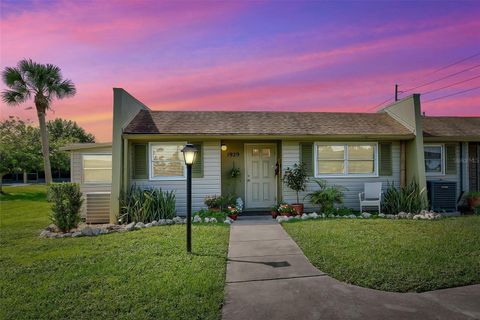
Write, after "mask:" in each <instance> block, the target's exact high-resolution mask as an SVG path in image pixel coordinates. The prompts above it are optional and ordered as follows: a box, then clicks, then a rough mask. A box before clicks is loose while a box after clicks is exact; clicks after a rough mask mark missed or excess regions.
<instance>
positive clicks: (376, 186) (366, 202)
mask: <svg viewBox="0 0 480 320" xmlns="http://www.w3.org/2000/svg"><path fill="white" fill-rule="evenodd" d="M363 190H364V192H360V193H359V194H358V198H359V200H360V212H363V207H378V213H380V212H381V207H380V203H381V201H382V183H381V182H365V184H364V187H363Z"/></svg>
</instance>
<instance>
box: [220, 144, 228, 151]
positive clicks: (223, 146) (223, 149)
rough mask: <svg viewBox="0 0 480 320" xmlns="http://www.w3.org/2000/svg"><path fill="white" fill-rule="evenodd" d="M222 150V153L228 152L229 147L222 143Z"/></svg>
mask: <svg viewBox="0 0 480 320" xmlns="http://www.w3.org/2000/svg"><path fill="white" fill-rule="evenodd" d="M221 149H222V151H227V145H226V144H225V143H222V146H221Z"/></svg>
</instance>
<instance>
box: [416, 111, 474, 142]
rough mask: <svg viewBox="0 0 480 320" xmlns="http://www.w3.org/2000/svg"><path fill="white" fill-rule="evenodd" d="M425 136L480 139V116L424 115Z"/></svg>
mask: <svg viewBox="0 0 480 320" xmlns="http://www.w3.org/2000/svg"><path fill="white" fill-rule="evenodd" d="M422 123H423V136H424V137H448V138H464V139H468V138H471V139H479V140H480V117H424V118H423V120H422Z"/></svg>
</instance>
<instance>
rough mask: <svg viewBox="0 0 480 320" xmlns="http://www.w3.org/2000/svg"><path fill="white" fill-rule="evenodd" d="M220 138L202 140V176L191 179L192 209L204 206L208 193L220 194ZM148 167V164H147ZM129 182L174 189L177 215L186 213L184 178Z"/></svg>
mask: <svg viewBox="0 0 480 320" xmlns="http://www.w3.org/2000/svg"><path fill="white" fill-rule="evenodd" d="M220 156H221V154H220V140H216V141H205V142H203V162H204V168H203V178H194V179H192V210H193V211H196V210H199V209H201V208H204V207H205V205H204V204H203V200H204V198H205V197H206V196H208V195H220V194H221V178H220V176H221V174H220ZM149 169H150V165H149ZM130 184H136V185H139V186H142V187H145V188H149V187H155V188H161V189H162V190H168V191H172V190H174V191H175V195H176V207H177V213H178V214H179V215H185V214H186V205H187V204H186V187H187V186H186V180H149V179H131V180H130Z"/></svg>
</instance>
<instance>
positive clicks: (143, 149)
mask: <svg viewBox="0 0 480 320" xmlns="http://www.w3.org/2000/svg"><path fill="white" fill-rule="evenodd" d="M147 168H148V164H147V145H146V144H134V145H133V178H134V179H147V178H148V175H147Z"/></svg>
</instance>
